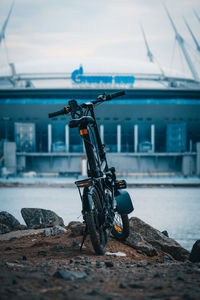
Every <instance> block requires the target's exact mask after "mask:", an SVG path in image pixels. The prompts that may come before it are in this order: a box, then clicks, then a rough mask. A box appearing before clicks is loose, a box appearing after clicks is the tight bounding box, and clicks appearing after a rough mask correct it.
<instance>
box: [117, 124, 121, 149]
mask: <svg viewBox="0 0 200 300" xmlns="http://www.w3.org/2000/svg"><path fill="white" fill-rule="evenodd" d="M117 152H118V153H120V152H121V125H117Z"/></svg>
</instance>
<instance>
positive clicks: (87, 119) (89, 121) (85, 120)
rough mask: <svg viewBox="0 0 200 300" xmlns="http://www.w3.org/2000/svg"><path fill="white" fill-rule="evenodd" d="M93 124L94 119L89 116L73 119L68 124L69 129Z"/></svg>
mask: <svg viewBox="0 0 200 300" xmlns="http://www.w3.org/2000/svg"><path fill="white" fill-rule="evenodd" d="M92 123H94V119H93V118H92V117H90V116H83V117H81V118H80V119H73V120H71V121H70V122H69V127H70V128H75V127H79V126H83V127H84V126H87V125H88V124H92Z"/></svg>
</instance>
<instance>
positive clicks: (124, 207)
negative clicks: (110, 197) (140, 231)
mask: <svg viewBox="0 0 200 300" xmlns="http://www.w3.org/2000/svg"><path fill="white" fill-rule="evenodd" d="M115 199H116V202H117V212H118V213H119V214H120V215H128V214H130V213H131V212H132V211H133V210H134V207H133V204H132V201H131V197H130V195H129V193H128V192H127V191H119V190H118V191H117V193H116V195H115Z"/></svg>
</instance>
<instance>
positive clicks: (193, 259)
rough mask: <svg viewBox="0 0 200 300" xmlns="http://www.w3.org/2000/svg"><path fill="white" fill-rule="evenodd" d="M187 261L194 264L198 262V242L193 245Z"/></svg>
mask: <svg viewBox="0 0 200 300" xmlns="http://www.w3.org/2000/svg"><path fill="white" fill-rule="evenodd" d="M189 260H190V261H191V262H194V263H197V262H200V240H197V241H196V242H195V243H194V245H193V247H192V251H191V253H190V257H189Z"/></svg>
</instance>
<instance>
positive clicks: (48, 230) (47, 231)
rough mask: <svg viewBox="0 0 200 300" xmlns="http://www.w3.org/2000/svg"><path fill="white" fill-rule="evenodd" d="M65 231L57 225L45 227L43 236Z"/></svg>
mask: <svg viewBox="0 0 200 300" xmlns="http://www.w3.org/2000/svg"><path fill="white" fill-rule="evenodd" d="M65 232H67V230H66V229H65V228H63V227H61V226H59V225H56V226H54V227H52V228H46V229H45V230H44V234H45V236H52V235H57V234H61V233H65Z"/></svg>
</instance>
